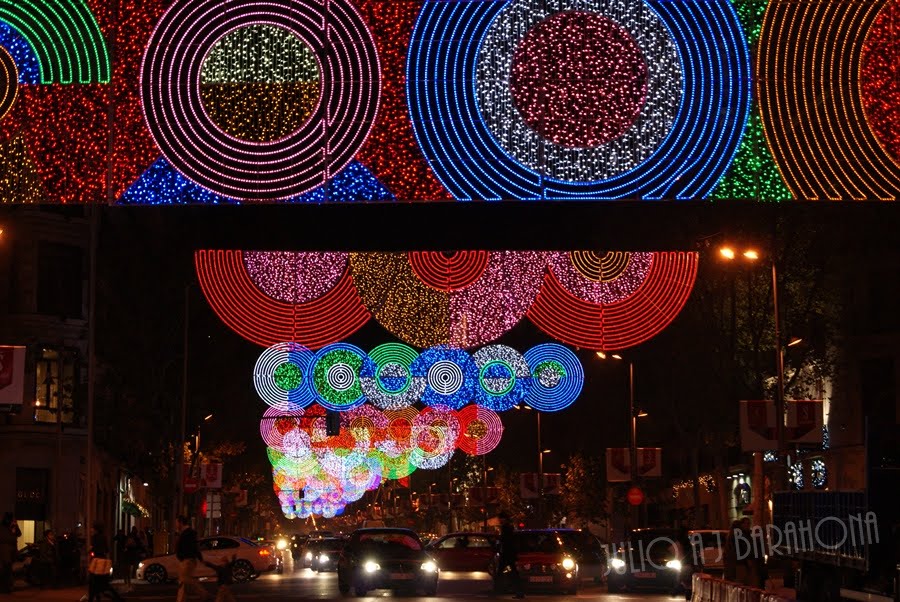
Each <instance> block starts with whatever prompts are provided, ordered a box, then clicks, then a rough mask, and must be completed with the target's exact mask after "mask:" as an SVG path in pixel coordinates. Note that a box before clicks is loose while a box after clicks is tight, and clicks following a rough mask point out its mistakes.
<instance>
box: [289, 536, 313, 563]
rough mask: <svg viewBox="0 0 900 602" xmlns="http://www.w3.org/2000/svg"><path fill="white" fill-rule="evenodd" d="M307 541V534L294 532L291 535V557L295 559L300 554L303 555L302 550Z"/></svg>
mask: <svg viewBox="0 0 900 602" xmlns="http://www.w3.org/2000/svg"><path fill="white" fill-rule="evenodd" d="M307 541H309V536H308V535H303V534H301V533H296V534H294V535H292V536H291V542H290V546H291V557H293V559H294V560H297V559H298V558H300V557H301V556H303V550H304V548H306V542H307Z"/></svg>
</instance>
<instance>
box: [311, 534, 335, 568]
mask: <svg viewBox="0 0 900 602" xmlns="http://www.w3.org/2000/svg"><path fill="white" fill-rule="evenodd" d="M343 549H344V540H343V539H342V538H340V537H326V538H323V539H317V540H316V541H311V542H310V543H309V548H308V551H309V553H310V554H311V555H312V558H311V559H310V561H309V568H311V569H312V570H313V571H315V572H317V573H318V572H325V571H336V570H337V563H338V558H339V557H340V555H341V550H343Z"/></svg>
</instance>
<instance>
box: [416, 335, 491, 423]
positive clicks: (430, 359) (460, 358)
mask: <svg viewBox="0 0 900 602" xmlns="http://www.w3.org/2000/svg"><path fill="white" fill-rule="evenodd" d="M409 369H410V372H411V373H412V375H413V377H417V378H424V379H425V391H424V392H423V393H422V402H423V403H424V404H425V405H426V406H447V407H449V408H453V409H459V408H461V407H463V406H464V405H466V404H467V403H469V402H470V401H471V400H472V399H473V397H474V396H475V389H476V387H477V386H478V366H476V365H475V362H473V361H472V356H470V355H469V354H468V353H466V352H465V351H463V350H462V349H456V348H452V347H447V346H444V345H439V346H437V347H431V348H429V349H426V350H425V351H423V352H422V353H421V354H420V355H419V357H417V358H416V360H415V361H414V362H413V363H412V364H411V365H410V368H409Z"/></svg>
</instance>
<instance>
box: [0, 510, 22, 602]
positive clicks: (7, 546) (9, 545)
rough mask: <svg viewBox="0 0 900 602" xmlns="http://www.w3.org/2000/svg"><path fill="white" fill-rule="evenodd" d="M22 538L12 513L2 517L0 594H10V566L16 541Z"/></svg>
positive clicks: (14, 552)
mask: <svg viewBox="0 0 900 602" xmlns="http://www.w3.org/2000/svg"><path fill="white" fill-rule="evenodd" d="M21 536H22V532H21V531H20V530H19V525H18V523H16V518H15V517H14V516H13V513H12V512H7V513H6V514H4V515H3V520H2V521H0V594H8V593H10V592H12V588H13V575H12V565H13V561H15V559H16V547H17V545H18V539H19V537H21Z"/></svg>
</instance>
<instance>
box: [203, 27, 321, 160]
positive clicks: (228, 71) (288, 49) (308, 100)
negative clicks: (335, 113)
mask: <svg viewBox="0 0 900 602" xmlns="http://www.w3.org/2000/svg"><path fill="white" fill-rule="evenodd" d="M319 80H320V69H319V63H318V61H317V60H316V57H315V54H314V53H313V51H312V49H311V48H310V47H309V46H308V45H307V44H306V43H305V42H304V41H303V40H301V39H300V38H299V37H297V35H296V34H295V33H293V32H292V31H289V30H287V29H284V28H282V27H277V26H275V25H267V24H254V25H248V26H246V27H240V28H238V29H235V30H234V31H231V32H229V33H228V34H226V35H225V36H223V37H222V39H220V40H219V41H218V42H216V43H215V45H214V46H213V47H212V49H211V50H210V52H209V54H208V55H207V56H206V58H205V59H204V61H203V67H202V69H201V73H200V98H201V99H202V102H203V108H204V109H205V110H206V112H207V113H208V114H209V116H210V117H211V118H212V120H213V122H215V124H216V125H217V126H219V128H220V129H221V130H222V131H224V132H225V133H227V134H229V135H231V136H234V137H235V138H239V139H241V140H247V141H250V142H272V141H275V140H279V139H281V138H284V137H285V136H288V135H290V134H291V133H292V132H295V131H297V130H298V129H300V127H301V126H302V125H303V123H304V122H305V121H306V120H307V119H309V117H310V115H312V114H313V112H314V111H315V109H316V106H317V105H318V103H319V97H320V96H321V94H320V92H321V91H320V81H319Z"/></svg>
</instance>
